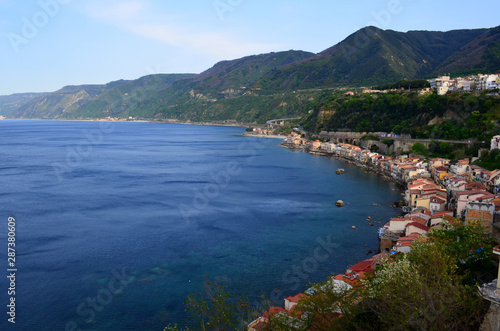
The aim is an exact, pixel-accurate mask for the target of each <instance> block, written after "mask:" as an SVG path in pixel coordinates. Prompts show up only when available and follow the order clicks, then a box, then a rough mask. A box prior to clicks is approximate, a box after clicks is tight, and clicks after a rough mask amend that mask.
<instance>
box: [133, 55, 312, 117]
mask: <svg viewBox="0 0 500 331" xmlns="http://www.w3.org/2000/svg"><path fill="white" fill-rule="evenodd" d="M313 55H314V54H313V53H308V52H303V51H293V50H290V51H285V52H278V53H274V52H273V53H268V54H261V55H253V56H247V57H244V58H241V59H237V60H232V61H222V62H219V63H217V64H216V65H214V66H213V67H212V68H210V69H208V70H206V71H205V72H202V73H201V74H199V75H197V76H195V77H193V78H192V79H188V80H182V81H178V82H175V83H174V84H172V86H171V87H170V88H168V89H165V90H163V91H161V92H160V93H158V94H157V95H155V97H154V98H150V99H147V100H144V102H140V103H138V104H137V105H136V106H135V107H132V108H131V109H130V110H129V111H128V112H127V116H140V117H148V118H156V119H180V120H191V121H210V120H227V119H234V120H237V121H241V122H253V121H260V122H261V121H264V120H267V119H270V118H272V117H273V116H280V115H281V114H284V115H287V114H288V113H289V112H295V111H297V112H300V109H299V108H300V106H299V104H301V102H300V101H299V100H297V98H296V97H291V96H287V97H285V99H287V100H288V101H289V102H287V101H285V100H283V98H284V96H283V95H282V93H279V94H278V95H265V92H263V91H260V89H258V88H254V87H253V86H254V85H255V83H256V82H257V81H258V80H259V79H260V78H262V76H264V75H265V74H266V73H268V72H270V71H271V70H275V69H276V68H280V67H282V66H285V65H288V64H291V63H295V62H297V61H302V60H304V59H307V58H309V57H311V56H313ZM280 105H282V106H281V109H280ZM283 105H286V106H283ZM283 110H284V111H283Z"/></svg>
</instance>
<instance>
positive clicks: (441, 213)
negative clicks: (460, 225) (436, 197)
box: [432, 210, 453, 218]
mask: <svg viewBox="0 0 500 331" xmlns="http://www.w3.org/2000/svg"><path fill="white" fill-rule="evenodd" d="M443 216H450V217H452V216H453V212H452V211H451V210H445V211H438V212H437V213H434V215H432V218H440V217H443Z"/></svg>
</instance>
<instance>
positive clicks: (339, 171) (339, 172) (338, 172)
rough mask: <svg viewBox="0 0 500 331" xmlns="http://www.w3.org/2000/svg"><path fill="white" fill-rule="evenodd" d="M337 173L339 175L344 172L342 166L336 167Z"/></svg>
mask: <svg viewBox="0 0 500 331" xmlns="http://www.w3.org/2000/svg"><path fill="white" fill-rule="evenodd" d="M335 172H336V173H337V175H341V174H343V173H344V169H342V168H338V169H337V171H335Z"/></svg>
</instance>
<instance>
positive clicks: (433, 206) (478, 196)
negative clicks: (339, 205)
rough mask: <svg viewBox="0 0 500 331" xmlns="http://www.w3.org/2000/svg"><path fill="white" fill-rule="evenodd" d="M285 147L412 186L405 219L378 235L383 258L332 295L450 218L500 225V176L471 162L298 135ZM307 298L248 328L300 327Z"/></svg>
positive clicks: (354, 271) (353, 273)
mask: <svg viewBox="0 0 500 331" xmlns="http://www.w3.org/2000/svg"><path fill="white" fill-rule="evenodd" d="M499 140H500V137H499ZM283 145H284V146H287V147H295V148H304V149H305V150H307V151H310V152H313V153H314V152H317V153H321V154H331V155H335V156H338V157H341V158H345V159H349V160H351V161H355V162H356V163H358V164H361V165H366V166H368V167H371V168H374V169H376V170H378V171H380V172H381V173H383V174H385V175H387V176H390V177H392V178H394V179H396V180H398V181H399V182H401V183H405V184H406V185H407V189H406V191H405V193H404V200H405V205H406V206H405V207H404V208H403V211H404V213H405V215H404V216H401V217H396V218H392V219H391V220H390V221H389V222H387V223H386V224H385V225H384V226H383V227H381V228H380V229H379V239H380V246H379V249H380V253H379V254H376V255H374V256H373V257H371V258H369V259H367V260H364V261H361V262H359V263H357V264H355V265H354V266H352V267H350V268H348V269H347V270H346V272H345V273H344V274H339V275H336V276H334V277H332V278H331V279H330V280H329V284H330V286H331V287H332V289H333V290H345V289H350V288H352V286H353V285H354V284H355V283H356V282H359V281H360V279H363V278H364V277H365V276H366V274H367V273H369V272H374V270H375V268H376V267H377V265H379V264H380V263H382V262H381V261H382V260H383V259H384V258H388V257H390V256H391V255H393V254H396V253H407V252H409V251H410V250H411V247H412V245H413V244H414V242H415V241H416V240H419V241H425V240H426V234H427V232H428V231H430V230H431V229H433V228H443V227H444V226H446V223H445V220H446V218H447V217H458V218H460V219H463V220H465V221H466V222H469V221H479V222H481V223H482V224H483V225H484V226H485V227H486V228H487V229H488V230H489V231H491V232H493V233H494V229H495V223H497V221H499V220H500V197H497V196H496V192H497V191H498V188H499V187H500V170H494V171H488V170H485V169H482V168H481V167H478V166H475V165H471V164H470V162H469V159H463V160H459V161H458V162H457V163H455V164H451V162H450V160H448V159H443V158H434V159H430V160H423V159H421V158H418V157H407V156H400V157H395V158H393V157H388V156H384V155H381V154H378V153H374V152H371V151H369V150H364V149H361V148H360V147H358V146H353V145H349V144H334V143H331V142H326V143H325V142H320V141H318V140H316V141H312V142H311V141H308V140H306V139H304V138H302V137H301V136H300V135H299V134H297V133H295V132H294V133H292V134H291V135H289V136H288V137H286V139H285V141H284V143H283ZM494 234H495V233H494ZM308 293H309V294H311V293H314V288H311V289H308V290H307V291H305V292H304V293H298V294H296V295H294V296H289V297H286V298H285V300H284V308H282V307H271V308H269V309H268V310H267V311H266V312H265V313H264V314H263V315H262V316H261V317H259V318H257V319H256V320H254V321H253V322H252V323H250V324H249V326H248V330H250V331H258V330H263V329H264V328H265V327H266V325H268V323H269V321H270V318H271V317H273V316H281V318H282V319H283V320H285V321H287V324H288V325H290V327H291V328H293V327H294V326H300V325H301V323H303V322H302V320H303V315H304V314H307V313H302V312H300V311H298V310H297V309H296V306H297V304H298V302H299V300H301V299H303V298H304V297H306V296H307V295H308ZM339 315H340V311H334V312H332V316H331V317H332V318H335V316H339ZM318 318H319V317H318ZM322 318H324V317H322Z"/></svg>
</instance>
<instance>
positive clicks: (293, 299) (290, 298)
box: [285, 293, 306, 303]
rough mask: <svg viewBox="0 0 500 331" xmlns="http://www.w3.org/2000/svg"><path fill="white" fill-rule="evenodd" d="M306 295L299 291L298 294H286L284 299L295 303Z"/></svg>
mask: <svg viewBox="0 0 500 331" xmlns="http://www.w3.org/2000/svg"><path fill="white" fill-rule="evenodd" d="M305 296H306V295H305V294H304V293H299V294H296V295H294V296H291V295H290V296H288V297H286V298H285V300H288V301H290V302H294V303H297V302H299V300H300V299H302V298H303V297H305Z"/></svg>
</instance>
